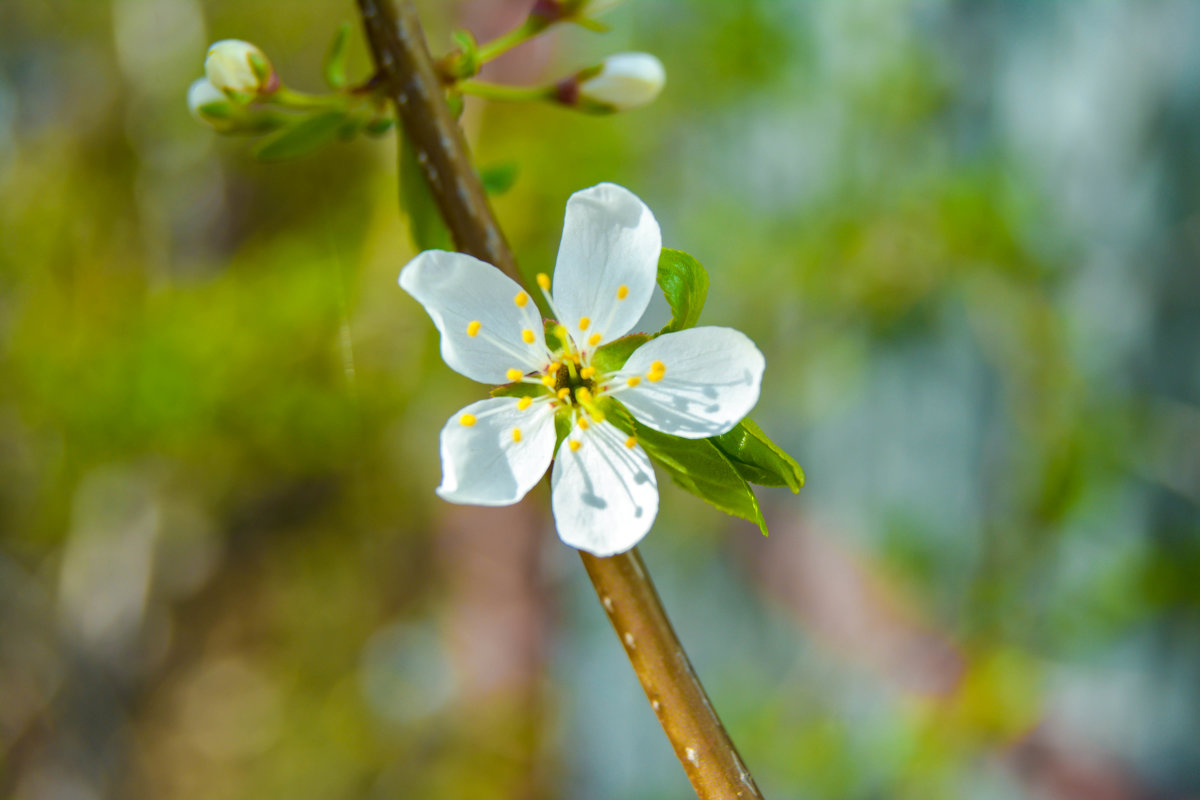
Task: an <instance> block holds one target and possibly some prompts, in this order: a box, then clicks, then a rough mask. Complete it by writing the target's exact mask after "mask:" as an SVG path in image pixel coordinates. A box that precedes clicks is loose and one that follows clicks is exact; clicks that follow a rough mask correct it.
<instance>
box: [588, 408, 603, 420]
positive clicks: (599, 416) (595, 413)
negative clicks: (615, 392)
mask: <svg viewBox="0 0 1200 800" xmlns="http://www.w3.org/2000/svg"><path fill="white" fill-rule="evenodd" d="M588 413H589V414H591V415H592V420H593V421H594V422H604V412H603V411H601V410H600V409H598V408H591V409H589V410H588Z"/></svg>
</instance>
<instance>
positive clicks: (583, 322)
mask: <svg viewBox="0 0 1200 800" xmlns="http://www.w3.org/2000/svg"><path fill="white" fill-rule="evenodd" d="M591 324H592V320H591V318H590V317H580V318H579V330H581V331H586V330H587V329H588V325H591Z"/></svg>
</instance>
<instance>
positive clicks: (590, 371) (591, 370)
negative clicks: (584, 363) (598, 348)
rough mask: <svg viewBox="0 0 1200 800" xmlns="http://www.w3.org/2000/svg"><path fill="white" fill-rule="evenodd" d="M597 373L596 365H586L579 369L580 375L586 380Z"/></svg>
mask: <svg viewBox="0 0 1200 800" xmlns="http://www.w3.org/2000/svg"><path fill="white" fill-rule="evenodd" d="M595 374H596V368H595V367H584V368H583V369H581V370H579V377H581V378H583V379H584V380H585V381H586V380H587V379H588V378H590V377H592V376H593V375H595Z"/></svg>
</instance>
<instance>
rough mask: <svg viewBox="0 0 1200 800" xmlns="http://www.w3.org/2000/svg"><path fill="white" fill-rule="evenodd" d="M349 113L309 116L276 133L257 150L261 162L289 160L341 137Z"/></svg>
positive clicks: (334, 112) (256, 155)
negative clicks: (339, 135) (340, 132)
mask: <svg viewBox="0 0 1200 800" xmlns="http://www.w3.org/2000/svg"><path fill="white" fill-rule="evenodd" d="M345 121H346V114H345V112H342V111H326V112H324V113H322V114H317V115H315V116H312V117H306V118H305V119H302V120H300V121H299V122H297V123H296V124H294V125H292V126H290V127H287V128H284V129H283V130H282V131H280V132H279V133H278V134H276V135H275V136H272V137H271V138H270V139H268V140H267V141H265V142H263V144H262V145H261V146H260V147H259V148H258V149H257V150H256V151H255V153H254V156H255V158H257V159H258V160H259V161H286V160H287V159H289V158H299V157H300V156H306V155H308V154H309V153H312V152H315V151H317V150H320V149H321V148H322V147H324V146H325V145H327V144H329V143H330V142H332V141H333V140H334V139H335V138H337V135H338V131H339V130H340V129H341V127H342V123H344V122H345Z"/></svg>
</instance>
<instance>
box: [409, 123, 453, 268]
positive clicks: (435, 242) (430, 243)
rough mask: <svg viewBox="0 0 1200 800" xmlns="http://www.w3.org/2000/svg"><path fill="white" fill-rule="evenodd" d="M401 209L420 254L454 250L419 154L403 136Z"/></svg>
mask: <svg viewBox="0 0 1200 800" xmlns="http://www.w3.org/2000/svg"><path fill="white" fill-rule="evenodd" d="M399 138H400V206H401V208H403V209H404V212H405V213H406V214H407V215H408V233H409V235H410V236H411V237H412V240H413V245H414V246H415V247H416V248H417V249H418V250H453V249H454V246H453V244H452V243H451V241H450V231H449V230H447V229H446V224H445V223H444V222H442V216H441V214H440V213H438V209H437V204H436V203H434V202H433V193H432V192H430V191H429V184H428V183H426V182H425V175H424V174H423V173H422V172H421V165H420V164H418V163H417V151H416V149H414V148H413V146H412V144H411V143H410V142H409V140H408V137H407V136H400V137H399Z"/></svg>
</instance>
